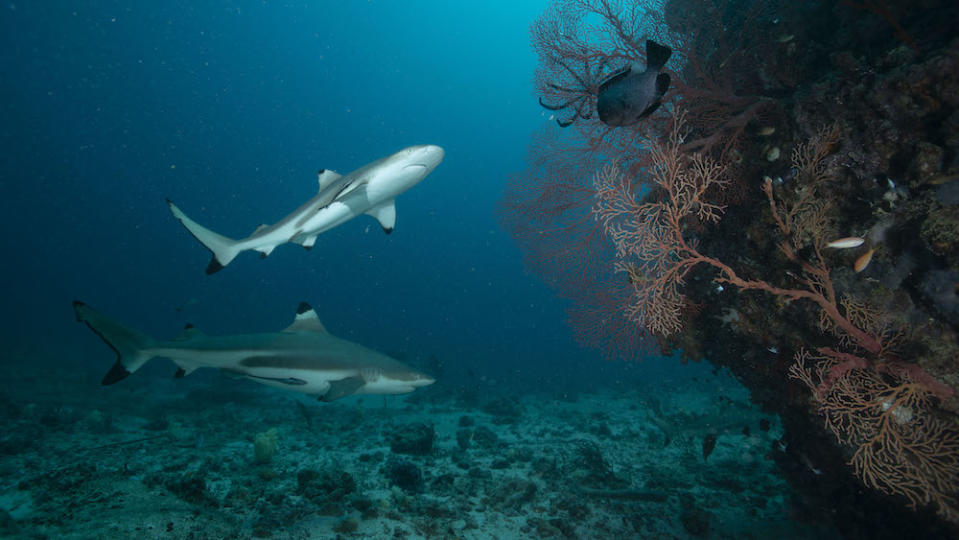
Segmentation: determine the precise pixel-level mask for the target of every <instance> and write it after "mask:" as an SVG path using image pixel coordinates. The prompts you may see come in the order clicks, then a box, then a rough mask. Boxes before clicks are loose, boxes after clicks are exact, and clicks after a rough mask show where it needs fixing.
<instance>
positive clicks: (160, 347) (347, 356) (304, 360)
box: [73, 301, 434, 401]
mask: <svg viewBox="0 0 959 540" xmlns="http://www.w3.org/2000/svg"><path fill="white" fill-rule="evenodd" d="M73 309H74V312H75V313H76V316H77V320H78V321H80V322H84V323H86V324H87V326H89V327H90V329H91V330H93V331H94V332H95V333H96V334H97V335H98V336H100V338H101V339H102V340H103V341H104V342H105V343H106V344H107V345H109V346H110V347H111V348H112V349H113V350H114V351H116V353H117V361H116V363H115V364H114V365H113V368H112V369H110V371H109V372H107V374H106V376H104V377H103V381H102V384H103V385H104V386H106V385H111V384H113V383H116V382H118V381H120V380H123V379H125V378H126V377H128V376H129V375H130V374H131V373H133V372H134V371H136V370H138V369H140V368H141V367H142V366H143V365H144V364H146V363H147V362H148V361H149V360H151V359H153V358H156V357H163V358H169V359H170V360H172V361H173V363H174V364H176V366H177V368H178V369H177V372H176V374H175V377H178V378H179V377H183V376H185V375H188V374H190V373H191V372H192V371H193V370H195V369H197V368H201V367H212V368H220V369H221V370H223V371H225V372H227V373H230V374H233V375H237V376H241V377H245V378H248V379H250V380H252V381H256V382H259V383H263V384H266V385H269V386H274V387H277V388H285V389H288V390H294V391H297V392H303V393H305V394H308V395H311V396H317V397H318V398H319V399H320V401H333V400H336V399H340V398H342V397H346V396H349V395H354V394H406V393H409V392H412V391H413V390H415V389H417V388H419V387H421V386H427V385H430V384H433V382H434V379H433V378H432V377H430V376H428V375H425V374H423V373H420V372H418V371H416V370H414V369H412V368H410V367H409V366H406V365H405V364H403V363H401V362H399V361H397V360H394V359H392V358H390V357H388V356H386V355H384V354H380V353H378V352H376V351H373V350H371V349H368V348H366V347H363V346H362V345H359V344H356V343H352V342H350V341H346V340H345V339H340V338H337V337H334V336H333V335H331V334H330V333H329V332H327V331H326V328H325V327H324V326H323V324H322V323H321V322H320V319H319V318H318V317H317V316H316V312H315V311H314V310H313V308H311V307H310V306H309V305H308V304H306V303H302V304H300V307H299V309H297V312H296V317H295V319H294V320H293V324H291V325H290V326H289V327H287V328H286V329H285V330H282V331H280V332H269V333H259V334H235V335H225V336H208V335H206V334H204V333H203V332H200V331H199V330H197V329H196V328H194V327H193V326H192V325H187V328H186V329H185V330H184V331H183V333H182V334H181V335H180V336H179V337H177V338H174V339H170V340H165V341H164V340H157V339H154V338H152V337H150V336H148V335H146V334H143V333H141V332H139V331H137V330H134V329H132V328H128V327H126V326H124V325H122V324H120V323H118V322H115V321H113V320H112V319H110V318H108V317H106V316H104V315H101V314H100V313H98V312H97V311H95V310H94V309H93V308H91V307H90V306H88V305H86V304H84V303H83V302H80V301H74V302H73Z"/></svg>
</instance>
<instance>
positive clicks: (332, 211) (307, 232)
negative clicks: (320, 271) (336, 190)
mask: <svg viewBox="0 0 959 540" xmlns="http://www.w3.org/2000/svg"><path fill="white" fill-rule="evenodd" d="M360 214H362V212H357V211H356V210H354V209H353V208H352V207H351V206H350V205H348V204H345V203H343V202H340V201H335V202H332V203H330V204H329V205H327V206H325V207H323V208H321V209H320V210H319V211H317V212H316V214H314V215H313V216H312V217H310V218H309V219H307V220H305V221H304V222H303V223H302V225H300V227H299V230H298V232H297V234H296V235H295V236H294V237H293V238H292V239H293V241H294V242H299V241H300V240H301V239H305V238H309V237H313V236H316V235H318V234H322V233H324V232H326V231H328V230H330V229H332V228H334V227H337V226H339V225H342V224H343V223H346V222H347V221H349V220H351V219H353V218H355V217H356V216H358V215H360Z"/></svg>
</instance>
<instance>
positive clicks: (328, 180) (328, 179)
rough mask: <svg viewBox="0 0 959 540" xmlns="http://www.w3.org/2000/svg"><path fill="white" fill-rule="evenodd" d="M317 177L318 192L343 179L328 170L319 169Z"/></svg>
mask: <svg viewBox="0 0 959 540" xmlns="http://www.w3.org/2000/svg"><path fill="white" fill-rule="evenodd" d="M317 176H318V177H319V183H320V191H323V190H324V189H325V188H326V187H327V186H329V185H330V184H332V183H333V182H336V181H337V180H339V179H340V178H342V177H343V175H341V174H339V173H336V172H333V171H331V170H328V169H320V172H319V173H318V174H317Z"/></svg>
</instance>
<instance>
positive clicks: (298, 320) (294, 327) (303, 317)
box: [283, 302, 327, 334]
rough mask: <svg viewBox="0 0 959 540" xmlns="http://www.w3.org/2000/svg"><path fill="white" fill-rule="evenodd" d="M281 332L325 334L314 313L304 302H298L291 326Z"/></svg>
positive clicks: (323, 327) (324, 328) (324, 329)
mask: <svg viewBox="0 0 959 540" xmlns="http://www.w3.org/2000/svg"><path fill="white" fill-rule="evenodd" d="M283 331H284V332H322V333H324V334H325V333H327V331H326V327H325V326H323V323H322V322H320V318H319V317H318V316H317V315H316V311H314V310H313V308H312V307H310V305H309V304H307V303H306V302H300V307H298V308H297V309H296V317H295V318H294V319H293V324H291V325H290V326H287V327H286V328H284V329H283Z"/></svg>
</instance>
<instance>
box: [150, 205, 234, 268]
mask: <svg viewBox="0 0 959 540" xmlns="http://www.w3.org/2000/svg"><path fill="white" fill-rule="evenodd" d="M166 202H167V204H169V205H170V212H172V213H173V217H175V218H177V219H178V220H180V223H182V224H183V226H184V227H186V230H188V231H190V234H192V235H193V237H194V238H196V239H197V240H199V241H200V243H201V244H203V245H204V246H205V247H206V248H207V249H209V250H210V251H211V252H212V253H213V259H211V260H210V265H209V266H207V267H206V273H207V274H212V273H214V272H218V271H220V270H222V269H223V267H224V266H226V265H228V264H230V261H232V260H233V259H234V258H235V257H236V256H237V255H239V254H240V252H241V251H243V250H242V249H240V248H239V247H237V244H239V242H237V241H236V240H234V239H232V238H227V237H226V236H223V235H222V234H217V233H215V232H213V231H211V230H210V229H207V228H206V227H204V226H203V225H200V224H199V223H197V222H195V221H193V220H192V219H190V218H189V217H188V216H187V215H186V214H184V213H183V211H182V210H180V209H179V208H177V206H176V205H175V204H173V202H172V201H171V200H170V199H167V201H166Z"/></svg>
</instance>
